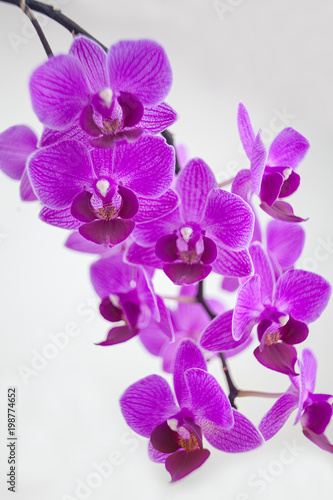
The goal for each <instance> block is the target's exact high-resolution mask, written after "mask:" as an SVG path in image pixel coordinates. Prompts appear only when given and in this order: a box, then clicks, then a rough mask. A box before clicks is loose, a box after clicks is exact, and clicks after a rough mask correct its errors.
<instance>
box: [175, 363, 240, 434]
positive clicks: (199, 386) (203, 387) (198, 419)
mask: <svg viewBox="0 0 333 500" xmlns="http://www.w3.org/2000/svg"><path fill="white" fill-rule="evenodd" d="M184 377H185V382H186V384H187V387H188V391H189V394H190V396H191V406H190V408H191V411H192V412H193V414H194V420H195V423H197V424H198V425H199V426H200V427H201V429H202V433H203V435H204V436H206V433H207V434H209V435H210V433H211V432H212V427H214V426H215V427H218V428H223V429H230V427H232V425H233V423H234V418H233V413H232V408H231V405H230V402H229V399H228V397H227V396H226V394H225V393H224V392H223V389H222V387H221V386H220V384H219V383H218V382H217V380H216V379H215V378H214V377H213V375H211V374H210V373H207V372H206V371H205V370H202V369H200V368H190V369H188V370H186V372H185V374H184Z"/></svg>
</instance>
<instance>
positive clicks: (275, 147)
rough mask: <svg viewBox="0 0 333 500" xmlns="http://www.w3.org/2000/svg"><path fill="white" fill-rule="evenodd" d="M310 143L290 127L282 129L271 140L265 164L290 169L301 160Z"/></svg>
mask: <svg viewBox="0 0 333 500" xmlns="http://www.w3.org/2000/svg"><path fill="white" fill-rule="evenodd" d="M309 147H310V144H309V142H308V140H307V139H306V138H305V137H303V136H302V135H301V134H300V133H299V132H297V131H296V130H294V129H293V128H291V127H288V128H285V129H283V130H282V131H281V132H280V133H279V135H278V136H277V137H276V138H275V139H274V141H273V142H272V144H271V146H270V148H269V152H268V160H267V164H268V165H270V166H275V165H276V166H280V165H283V166H288V167H291V168H292V169H294V168H296V167H297V165H298V164H299V163H300V162H301V161H302V160H303V158H304V156H305V155H306V153H307V151H308V149H309Z"/></svg>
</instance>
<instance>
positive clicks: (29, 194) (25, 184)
mask: <svg viewBox="0 0 333 500" xmlns="http://www.w3.org/2000/svg"><path fill="white" fill-rule="evenodd" d="M20 196H21V200H23V201H35V200H38V198H37V196H36V195H35V193H34V190H33V189H32V185H31V182H30V179H29V176H28V172H27V169H25V170H24V172H23V175H22V179H21V184H20Z"/></svg>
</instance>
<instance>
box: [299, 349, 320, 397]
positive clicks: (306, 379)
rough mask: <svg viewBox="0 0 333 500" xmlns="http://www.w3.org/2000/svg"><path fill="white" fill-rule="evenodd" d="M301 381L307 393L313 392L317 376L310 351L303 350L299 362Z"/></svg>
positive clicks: (314, 362) (315, 364)
mask: <svg viewBox="0 0 333 500" xmlns="http://www.w3.org/2000/svg"><path fill="white" fill-rule="evenodd" d="M301 363H302V364H301V381H302V382H303V383H304V386H305V387H306V390H307V391H308V392H312V393H313V392H314V390H315V384H316V374H317V361H316V358H315V357H314V355H313V352H312V351H310V349H303V351H302V361H301Z"/></svg>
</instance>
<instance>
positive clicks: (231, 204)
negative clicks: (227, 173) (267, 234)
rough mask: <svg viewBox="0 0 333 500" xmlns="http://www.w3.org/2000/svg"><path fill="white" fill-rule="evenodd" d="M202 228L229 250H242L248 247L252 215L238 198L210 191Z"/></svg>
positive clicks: (225, 192) (229, 194) (248, 208)
mask: <svg viewBox="0 0 333 500" xmlns="http://www.w3.org/2000/svg"><path fill="white" fill-rule="evenodd" d="M202 226H203V227H204V228H205V229H206V230H207V236H208V237H212V236H213V237H212V239H213V240H214V241H215V240H216V239H218V240H220V241H221V242H222V243H223V245H225V246H226V247H227V249H229V250H242V249H243V248H244V247H246V246H247V245H249V243H250V241H251V238H252V234H253V227H254V215H253V212H252V210H251V209H250V207H249V205H248V204H247V203H245V202H244V200H242V198H240V197H239V196H237V195H235V194H232V193H228V192H227V191H222V190H220V189H212V190H211V191H210V193H209V195H208V200H207V206H206V210H205V215H204V220H203V222H202Z"/></svg>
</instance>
